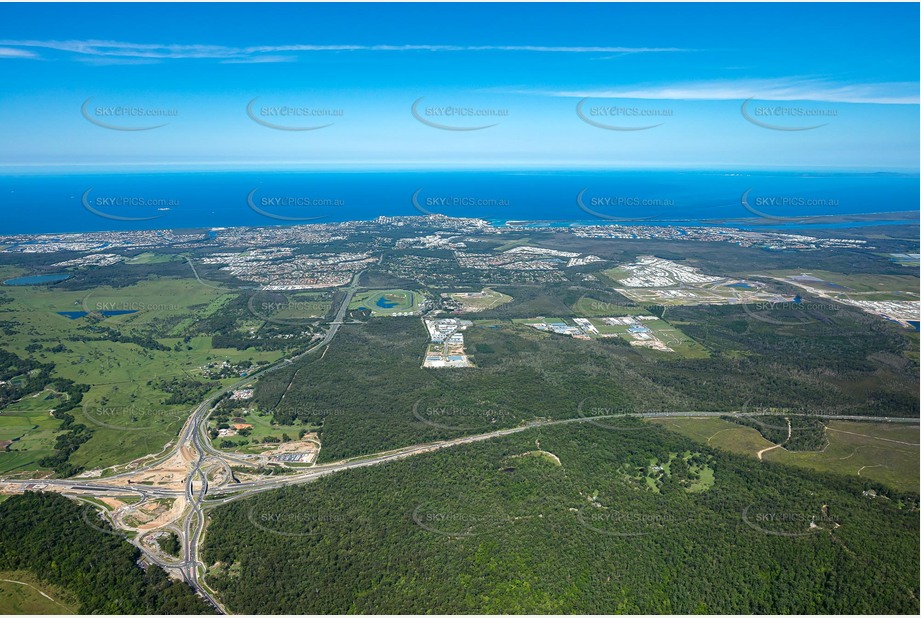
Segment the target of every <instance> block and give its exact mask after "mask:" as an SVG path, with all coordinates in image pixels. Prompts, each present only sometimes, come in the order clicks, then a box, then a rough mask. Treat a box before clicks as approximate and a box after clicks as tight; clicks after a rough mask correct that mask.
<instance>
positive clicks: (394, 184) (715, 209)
mask: <svg viewBox="0 0 921 618" xmlns="http://www.w3.org/2000/svg"><path fill="white" fill-rule="evenodd" d="M90 189H91V190H90ZM87 191H89V193H87ZM746 192H748V193H747V197H746V203H748V204H749V205H750V206H751V207H752V208H754V209H756V210H758V211H759V212H762V213H764V214H766V215H769V216H771V217H803V216H821V215H848V214H850V215H853V214H867V213H884V212H917V211H918V204H919V201H921V199H919V197H921V196H919V177H918V175H917V174H844V173H824V174H818V173H792V172H790V173H779V172H759V173H735V172H699V171H697V172H692V171H616V172H610V171H603V172H602V171H594V172H546V171H539V172H538V171H528V172H512V171H504V172H475V171H464V172H253V171H245V172H232V173H231V172H215V171H212V172H172V173H148V174H140V173H120V174H98V173H97V174H75V173H72V174H54V175H40V174H29V175H20V176H16V175H4V176H0V208H2V209H3V212H4V214H5V215H6V216H5V218H4V230H3V231H4V233H7V234H11V233H25V234H32V233H61V232H88V231H103V230H149V229H179V228H212V227H231V226H264V225H292V224H298V223H310V222H315V223H330V222H340V221H356V220H370V219H374V218H376V217H379V216H409V215H421V214H427V213H432V214H443V215H448V216H453V217H477V218H481V219H485V220H488V221H493V222H496V223H498V224H502V223H504V222H507V221H521V222H526V223H527V222H532V224H533V222H537V221H540V222H552V224H553V225H558V226H570V225H585V224H599V223H610V222H615V221H612V219H616V220H618V221H623V220H624V219H627V220H634V221H635V222H636V223H645V224H649V225H669V224H675V223H678V224H684V225H688V224H702V223H703V222H707V221H713V220H719V219H725V218H732V219H743V218H745V219H752V220H757V221H760V222H761V223H764V222H765V221H766V220H765V219H758V218H757V215H756V214H753V213H752V212H750V211H749V210H747V209H746V208H745V207H744V206H743V204H742V196H743V194H746ZM580 195H581V203H582V207H580V205H579V196H580ZM163 204H168V206H165V207H164V206H163ZM87 205H88V206H89V208H87ZM93 211H95V212H93ZM107 217H128V218H133V219H137V220H132V221H124V220H117V219H112V218H107ZM292 219H293V220H292ZM885 221H886V218H885V217H879V218H877V219H875V220H873V221H871V222H862V223H860V224H854V223H820V224H819V225H821V226H822V227H829V228H833V227H853V226H855V225H877V224H880V223H884V222H885ZM770 222H771V226H770V227H772V228H775V229H776V228H803V227H808V226H804V225H803V224H801V223H796V222H786V221H784V220H776V219H772V220H771V221H770ZM541 225H546V223H541ZM734 225H735V226H736V227H747V226H748V224H745V223H737V224H734ZM759 227H762V228H763V226H759Z"/></svg>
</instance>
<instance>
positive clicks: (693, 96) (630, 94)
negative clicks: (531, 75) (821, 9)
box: [514, 78, 919, 105]
mask: <svg viewBox="0 0 921 618" xmlns="http://www.w3.org/2000/svg"><path fill="white" fill-rule="evenodd" d="M918 89H919V86H918V84H917V83H915V82H880V83H869V84H867V83H856V84H841V83H834V82H829V81H824V80H816V79H797V78H793V79H750V80H717V81H701V82H684V83H668V84H655V85H631V86H620V87H613V88H579V89H567V90H516V91H515V92H514V94H529V95H542V96H550V97H564V98H579V99H585V98H598V99H660V100H673V101H737V100H744V99H752V98H754V99H758V100H770V101H820V102H828V103H875V104H881V105H917V104H918V102H919V99H918Z"/></svg>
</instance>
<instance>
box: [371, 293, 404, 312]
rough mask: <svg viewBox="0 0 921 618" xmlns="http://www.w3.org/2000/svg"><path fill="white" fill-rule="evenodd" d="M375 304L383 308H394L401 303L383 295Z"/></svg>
mask: <svg viewBox="0 0 921 618" xmlns="http://www.w3.org/2000/svg"><path fill="white" fill-rule="evenodd" d="M374 304H375V305H377V306H378V307H380V308H381V309H392V308H393V307H396V306H397V305H399V304H400V303H396V302H393V301H390V300H387V299H386V298H384V297H383V296H381V297H380V298H378V299H377V302H376V303H374Z"/></svg>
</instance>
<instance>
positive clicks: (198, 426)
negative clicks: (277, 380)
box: [0, 272, 919, 613]
mask: <svg viewBox="0 0 921 618" xmlns="http://www.w3.org/2000/svg"><path fill="white" fill-rule="evenodd" d="M361 274H362V273H361V272H359V273H356V274H355V275H354V276H353V278H352V281H351V283H350V284H349V286H348V287H347V288H346V289H345V295H344V296H343V299H342V303H341V304H340V306H339V308H338V310H337V311H336V315H335V317H334V319H333V320H332V321H331V322H329V323H328V329H327V331H326V334H325V335H324V337H323V338H322V339H321V340H319V341H318V342H316V343H315V344H314V345H313V346H311V347H309V348H308V349H307V350H306V351H304V352H301V353H300V354H298V355H296V356H293V357H290V358H284V359H281V360H279V361H276V362H275V363H273V364H271V365H269V366H266V367H264V368H263V369H261V370H259V371H256V372H253V373H252V374H251V375H249V376H247V377H246V378H245V379H241V380H239V381H236V382H235V383H233V384H232V385H230V386H227V387H226V388H224V389H222V390H221V391H220V392H217V393H215V394H212V395H211V396H209V397H208V398H207V399H205V400H204V401H202V402H201V403H200V404H199V405H198V406H197V407H196V408H195V409H194V410H193V411H192V413H191V414H190V416H189V418H188V420H187V421H186V423H185V424H184V425H183V427H182V429H181V430H180V432H179V436H178V438H177V440H176V441H175V444H174V445H173V446H172V448H170V449H168V450H165V453H164V454H161V455H159V456H158V457H157V459H156V460H155V461H152V462H151V463H149V464H147V465H145V466H143V467H141V468H138V469H136V470H132V471H129V472H122V473H119V474H115V475H112V476H108V477H104V478H103V477H100V478H93V479H88V478H83V479H79V478H74V479H50V480H46V479H26V480H22V479H17V480H6V479H0V483H3V484H5V485H7V486H8V487H9V488H12V489H14V490H16V489H18V490H25V489H33V490H36V489H39V490H48V489H51V490H57V491H61V492H64V493H66V494H69V495H72V496H73V497H75V498H80V497H84V498H85V497H92V496H95V497H115V496H124V495H126V494H135V495H137V496H140V498H141V501H142V502H144V501H146V500H149V499H155V498H168V499H179V498H184V499H185V501H186V508H185V510H184V511H183V513H182V515H181V516H180V518H179V519H177V520H175V521H173V522H171V523H170V524H168V525H167V526H165V528H163V529H169V530H174V531H175V532H176V533H177V534H178V535H179V537H180V541H181V546H182V556H181V557H180V558H179V559H176V560H174V559H165V558H164V557H163V556H161V555H158V554H157V553H155V551H153V550H151V549H150V548H149V547H146V546H145V545H144V544H143V542H142V537H143V536H144V535H143V534H141V535H138V536H137V538H135V539H134V540H133V541H132V542H133V543H134V544H135V545H136V546H137V547H139V548H140V549H141V550H142V551H143V552H144V554H145V555H146V556H147V558H148V559H149V560H150V562H152V563H154V564H158V565H160V566H162V567H163V568H165V569H168V570H173V571H174V572H178V573H179V574H181V576H182V577H183V579H185V581H186V582H188V584H189V585H190V586H192V587H193V588H194V589H195V590H196V592H197V593H198V594H200V595H201V596H202V597H203V598H204V599H206V600H207V601H208V602H209V603H211V605H213V606H214V608H215V609H216V610H217V611H218V612H220V613H226V611H225V609H224V608H223V606H222V605H221V604H220V602H219V601H218V600H217V599H216V598H214V595H213V593H212V592H211V591H210V590H209V589H208V588H207V586H206V584H205V583H204V582H203V581H202V580H201V576H202V574H203V572H204V564H203V563H202V562H201V560H200V557H199V548H200V545H201V541H202V538H203V534H204V531H205V526H206V522H207V515H206V510H208V509H211V508H214V507H216V506H219V505H221V504H225V503H227V502H230V501H233V500H239V499H242V498H246V497H248V496H252V495H254V494H256V493H260V492H264V491H269V490H272V489H277V488H280V487H284V486H287V485H296V484H303V483H310V482H313V481H315V480H317V479H320V478H323V477H325V476H328V475H330V474H335V473H337V472H341V471H343V470H350V469H356V468H363V467H367V466H375V465H380V464H383V463H387V462H391V461H397V460H400V459H404V458H407V457H412V456H414V455H418V454H422V453H430V452H433V451H436V450H438V449H443V448H451V447H454V446H459V445H463V444H471V443H474V442H479V441H482V440H490V439H493V438H498V437H502V436H508V435H511V434H515V433H518V432H522V431H527V430H530V429H534V428H537V427H546V426H554V425H565V424H572V423H593V424H596V425H598V426H600V427H604V428H607V429H610V430H613V431H616V430H624V431H633V430H636V429H638V428H637V427H636V426H624V427H617V426H616V425H614V424H612V423H611V420H612V419H618V418H620V419H623V418H624V417H625V416H629V417H634V418H667V417H719V416H737V417H755V416H766V415H769V414H772V415H783V416H811V417H817V418H834V419H838V420H857V421H861V420H862V421H874V422H892V423H913V424H918V422H919V419H917V418H900V417H871V416H859V415H822V414H798V413H787V412H782V411H776V412H766V411H758V412H745V411H744V410H743V411H741V412H709V411H704V412H699V411H675V412H671V411H652V412H639V413H635V414H629V415H625V414H608V415H596V416H585V415H582V412H581V405H580V407H579V410H578V414H579V415H578V416H575V417H573V418H567V419H562V420H541V421H531V422H526V423H523V424H521V425H518V426H515V427H509V428H505V429H499V430H495V431H489V432H485V433H481V434H474V435H465V436H461V437H457V438H453V439H449V440H442V441H437V442H430V443H425V444H416V445H412V446H407V447H404V448H398V449H393V450H389V451H385V452H381V453H375V454H370V455H366V456H361V457H354V458H351V459H346V460H342V461H338V462H334V463H329V464H322V465H314V466H312V467H310V468H309V469H307V470H305V471H304V472H299V473H294V474H289V475H282V476H266V477H264V478H260V479H258V480H254V481H247V482H234V481H235V479H233V476H232V473H231V472H232V470H231V466H232V465H234V464H236V465H244V466H250V465H251V461H249V460H247V459H245V458H243V457H240V456H236V455H233V454H228V453H224V452H222V451H219V450H218V449H216V448H214V447H213V446H212V445H211V441H210V437H209V435H208V425H207V418H208V415H209V414H210V412H211V409H212V407H213V405H214V403H215V402H216V401H217V399H218V398H220V397H221V396H223V395H224V394H226V393H228V392H230V391H233V390H235V389H237V388H239V387H240V386H243V385H244V384H247V383H250V382H252V381H253V380H254V379H255V378H256V377H259V376H262V375H265V374H267V373H269V372H272V371H275V370H277V369H279V368H280V367H287V366H289V365H290V364H291V363H293V362H295V361H296V360H298V359H300V358H303V357H304V356H306V355H308V354H315V353H316V352H318V351H319V350H322V349H323V348H325V347H326V346H328V345H329V344H330V343H331V342H332V341H333V339H334V338H335V336H336V334H337V333H338V332H339V327H340V326H341V325H342V323H343V320H344V318H345V314H346V312H347V311H348V306H349V304H350V302H351V300H352V297H353V296H354V294H355V292H356V291H357V290H358V288H359V284H358V282H359V279H360V276H361ZM182 449H187V450H186V451H184V453H185V456H188V455H189V454H191V455H192V459H191V461H190V462H189V463H190V468H189V470H188V473H187V475H186V477H185V481H184V485H183V488H182V489H177V488H176V487H173V488H167V487H158V486H155V485H145V484H141V483H130V484H126V481H128V482H130V480H131V478H132V477H134V476H136V475H138V474H139V473H141V472H149V471H151V470H155V469H156V468H157V467H158V466H160V465H161V464H163V462H165V461H167V460H169V459H170V458H172V457H174V456H176V455H177V454H180V453H183V451H182ZM217 467H222V468H223V469H224V472H225V474H224V475H223V480H222V482H221V483H219V484H210V483H209V474H208V473H209V471H210V470H213V469H215V468H217ZM107 517H109V516H108V515H107ZM109 518H110V519H111V521H112V524H113V526H115V527H118V526H119V522H118V521H117V519H116V518H115V517H109ZM144 534H147V532H145V533H144Z"/></svg>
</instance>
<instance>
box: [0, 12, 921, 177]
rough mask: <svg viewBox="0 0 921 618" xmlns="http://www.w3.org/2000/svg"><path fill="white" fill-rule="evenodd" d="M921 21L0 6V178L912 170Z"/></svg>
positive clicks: (863, 16) (887, 16)
mask: <svg viewBox="0 0 921 618" xmlns="http://www.w3.org/2000/svg"><path fill="white" fill-rule="evenodd" d="M918 10H919V8H918V5H916V4H851V3H842V4H828V3H823V4H714V5H702V6H701V5H697V6H695V5H689V4H642V5H633V4H581V5H573V4H532V5H522V4H492V5H469V4H468V5H464V4H438V5H418V4H408V5H381V4H339V5H330V4H320V5H307V6H304V5H290V4H259V5H239V4H229V5H215V4H185V5H175V4H159V5H137V4H130V5H129V4H125V5H112V4H93V5H81V6H73V5H57V6H54V7H50V6H48V5H26V4H21V5H15V4H14V5H11V4H2V5H0V80H2V83H3V85H4V87H3V89H2V91H0V135H2V137H0V140H2V144H3V148H2V149H0V170H2V171H6V172H12V173H20V172H23V171H32V170H46V169H74V170H85V169H101V170H120V169H186V168H189V169H197V168H201V167H219V168H248V167H254V168H265V167H270V168H298V169H329V168H410V169H411V168H446V169H451V168H477V167H490V168H516V169H520V168H585V169H594V168H627V169H629V168H666V169H667V168H678V169H695V168H703V169H753V170H755V169H804V170H808V169H828V168H834V169H841V170H915V171H916V170H917V168H918V165H919V159H918V151H919V138H918V135H919V121H918V114H919V107H918V93H919V85H918V70H919V56H918V49H919V37H918V26H917V25H918V17H919V15H918ZM746 100H748V103H747V104H746V106H745V108H744V109H743V103H744V102H745V101H746ZM580 102H581V106H580ZM414 103H416V108H415V115H414V114H413V112H412V110H413V104H414ZM248 105H250V113H249V114H248V113H247V106H248ZM125 107H130V108H144V109H145V110H155V113H158V114H159V113H165V114H172V115H166V116H155V117H138V116H131V117H128V116H125V115H113V109H115V108H125ZM273 108H274V109H273ZM279 108H285V109H288V110H289V111H290V110H291V109H295V110H297V111H298V112H299V115H291V114H290V113H289V114H288V115H286V116H280V115H278V109H279ZM306 109H309V110H320V111H319V112H311V113H318V114H319V115H317V116H313V115H306V114H305V113H304V110H306ZM460 112H463V113H465V114H467V115H460ZM580 112H581V113H580ZM743 112H744V113H743ZM273 113H274V114H275V115H273ZM448 113H450V114H451V115H446V114H448ZM471 114H476V115H471ZM260 121H262V122H261V123H260ZM267 124H268V125H275V127H276V128H272V127H271V126H266V125H267ZM157 125H163V126H159V127H158V128H149V127H154V126H157ZM322 125H328V126H325V127H324V128H317V129H315V130H281V129H279V128H277V127H285V129H304V128H308V127H320V126H322ZM820 125H821V126H820ZM125 129H146V130H125Z"/></svg>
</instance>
